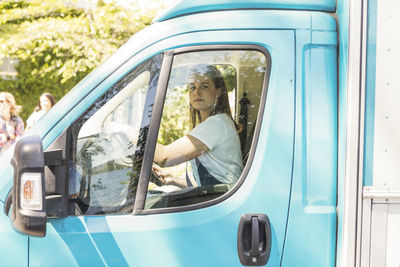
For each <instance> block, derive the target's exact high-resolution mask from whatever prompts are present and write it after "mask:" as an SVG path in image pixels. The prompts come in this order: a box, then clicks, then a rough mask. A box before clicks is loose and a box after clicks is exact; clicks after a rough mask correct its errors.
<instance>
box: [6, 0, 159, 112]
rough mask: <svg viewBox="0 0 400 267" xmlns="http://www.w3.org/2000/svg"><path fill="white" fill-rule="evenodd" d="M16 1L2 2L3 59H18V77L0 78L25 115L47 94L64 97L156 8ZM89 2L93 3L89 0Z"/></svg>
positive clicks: (147, 20)
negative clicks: (88, 6) (135, 8)
mask: <svg viewBox="0 0 400 267" xmlns="http://www.w3.org/2000/svg"><path fill="white" fill-rule="evenodd" d="M79 3H82V1H80V2H78V1H73V0H71V1H59V0H14V1H8V0H6V1H1V2H0V60H1V59H2V58H13V59H16V60H18V62H19V63H18V65H17V67H16V70H17V72H18V75H17V77H16V79H2V78H0V91H9V92H11V93H12V94H14V96H15V97H16V100H17V103H18V104H20V105H22V106H23V111H22V113H21V117H22V118H23V119H27V117H28V116H29V115H30V113H31V112H32V111H33V108H34V107H35V106H36V104H37V101H38V98H39V96H40V94H41V93H43V92H50V93H52V94H53V95H54V96H55V97H56V99H60V98H61V97H62V96H63V95H64V94H65V93H67V92H68V91H69V90H70V89H71V88H72V87H73V86H74V85H75V84H76V83H77V82H79V81H80V80H81V79H82V78H83V77H84V76H86V75H87V74H88V73H89V72H90V71H91V70H93V69H94V68H95V67H96V66H98V65H99V64H100V63H101V62H103V61H104V60H105V59H106V58H107V57H109V56H110V55H111V54H112V53H113V52H114V51H116V50H117V49H118V48H119V47H120V46H121V45H122V44H123V43H125V42H126V41H127V40H128V38H129V37H130V36H132V35H133V34H134V33H136V32H137V31H139V30H141V29H142V28H144V27H146V26H147V25H149V24H150V23H151V20H152V19H153V17H154V15H155V10H149V9H140V10H133V9H129V8H126V7H122V6H119V5H116V4H115V3H104V2H98V3H97V5H96V7H92V8H87V7H80V6H79V5H78V4H79ZM88 3H90V2H89V1H88Z"/></svg>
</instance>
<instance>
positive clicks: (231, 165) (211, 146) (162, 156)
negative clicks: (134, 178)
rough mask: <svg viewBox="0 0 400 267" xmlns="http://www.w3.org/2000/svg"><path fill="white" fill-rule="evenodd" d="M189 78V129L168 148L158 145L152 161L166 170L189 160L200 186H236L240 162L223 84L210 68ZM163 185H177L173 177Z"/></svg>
mask: <svg viewBox="0 0 400 267" xmlns="http://www.w3.org/2000/svg"><path fill="white" fill-rule="evenodd" d="M188 77H189V81H188V87H189V88H188V89H189V101H190V121H191V128H192V129H191V131H190V132H189V133H188V134H187V135H186V136H184V137H181V138H180V139H178V140H176V141H174V142H173V143H171V144H169V145H166V146H164V145H161V144H157V146H156V151H155V156H154V161H155V162H156V163H157V164H159V165H160V166H163V167H169V166H174V165H177V164H180V163H182V162H185V161H189V160H190V161H191V165H192V169H193V176H194V178H195V180H196V182H197V185H199V186H200V185H209V184H220V183H235V182H236V181H237V180H238V179H239V176H240V175H241V173H242V170H243V162H242V154H241V150H240V141H239V136H238V134H237V129H236V123H235V122H234V120H233V118H232V115H231V111H230V107H229V100H228V92H227V88H226V85H225V81H224V79H223V77H222V75H221V73H220V72H219V71H218V69H217V68H216V67H215V66H212V65H197V66H195V67H193V68H192V69H191V70H190V72H189V75H188ZM165 181H166V182H167V183H177V181H175V180H174V179H173V178H172V177H166V178H165ZM180 185H181V186H184V185H182V184H180Z"/></svg>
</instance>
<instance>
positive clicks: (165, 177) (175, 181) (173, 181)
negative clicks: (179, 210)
mask: <svg viewBox="0 0 400 267" xmlns="http://www.w3.org/2000/svg"><path fill="white" fill-rule="evenodd" d="M153 172H154V174H155V176H156V177H157V178H158V179H159V180H160V181H161V183H162V184H163V185H174V186H177V187H179V188H181V189H182V188H186V187H187V184H186V180H185V179H180V178H179V177H174V176H172V174H171V173H169V172H167V171H164V170H163V169H161V168H160V167H159V166H158V165H156V164H153Z"/></svg>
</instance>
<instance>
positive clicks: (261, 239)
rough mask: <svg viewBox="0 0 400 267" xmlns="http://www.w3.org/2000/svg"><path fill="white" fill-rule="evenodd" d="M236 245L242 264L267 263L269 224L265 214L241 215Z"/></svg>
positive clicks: (269, 251) (269, 250) (269, 246)
mask: <svg viewBox="0 0 400 267" xmlns="http://www.w3.org/2000/svg"><path fill="white" fill-rule="evenodd" d="M237 247H238V253H239V259H240V262H241V263H242V264H243V265H246V266H262V265H265V264H267V262H268V259H269V255H270V253H271V225H270V222H269V218H268V216H267V215H265V214H258V213H255V214H244V215H242V218H240V223H239V230H238V241H237Z"/></svg>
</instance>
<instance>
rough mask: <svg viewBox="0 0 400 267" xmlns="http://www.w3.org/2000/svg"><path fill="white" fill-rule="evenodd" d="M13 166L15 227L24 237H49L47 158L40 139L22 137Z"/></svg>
mask: <svg viewBox="0 0 400 267" xmlns="http://www.w3.org/2000/svg"><path fill="white" fill-rule="evenodd" d="M11 164H12V165H13V167H14V187H13V195H12V214H11V216H10V220H11V223H12V226H13V228H14V229H15V230H17V231H18V232H20V233H22V234H26V235H30V236H40V237H42V236H45V234H46V208H45V184H44V154H43V146H42V140H41V139H40V137H39V136H25V137H22V138H21V139H20V140H19V141H18V142H17V143H16V145H15V149H14V156H13V158H12V159H11Z"/></svg>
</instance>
